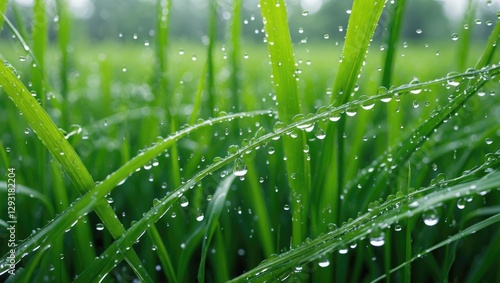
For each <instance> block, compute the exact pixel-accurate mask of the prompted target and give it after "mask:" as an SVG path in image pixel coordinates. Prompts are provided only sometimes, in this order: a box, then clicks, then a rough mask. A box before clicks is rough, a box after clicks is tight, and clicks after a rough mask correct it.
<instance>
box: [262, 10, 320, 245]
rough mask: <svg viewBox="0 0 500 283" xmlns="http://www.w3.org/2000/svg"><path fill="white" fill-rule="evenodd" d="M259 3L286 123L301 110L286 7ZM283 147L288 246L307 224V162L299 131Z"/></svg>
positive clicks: (303, 232)
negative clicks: (288, 199) (289, 207)
mask: <svg viewBox="0 0 500 283" xmlns="http://www.w3.org/2000/svg"><path fill="white" fill-rule="evenodd" d="M260 6H261V12H262V18H263V22H264V28H265V30H266V40H267V46H268V48H269V54H270V59H271V66H272V74H273V78H272V81H273V86H274V91H275V92H276V97H277V101H278V116H279V119H280V120H281V121H282V122H284V123H285V124H288V123H290V122H292V119H293V118H294V117H296V115H297V114H300V113H301V111H300V104H299V96H298V88H297V80H296V79H297V78H296V66H295V59H294V54H293V50H292V40H291V37H290V31H289V29H288V20H287V13H286V7H285V3H284V1H283V0H278V1H270V0H261V1H260ZM283 146H284V151H285V156H286V158H287V159H286V167H287V173H288V182H289V184H290V188H291V197H292V217H293V222H292V231H293V232H292V234H293V235H292V245H293V246H297V245H299V244H300V243H301V242H302V241H303V240H304V239H305V237H306V236H307V232H306V231H307V229H306V227H308V226H309V225H308V215H309V205H310V204H309V201H310V198H309V194H310V187H311V175H310V165H309V161H308V160H307V159H306V156H305V155H304V154H303V149H304V147H305V136H304V133H303V132H299V133H298V136H297V137H296V138H293V137H291V136H289V135H287V136H285V137H283Z"/></svg>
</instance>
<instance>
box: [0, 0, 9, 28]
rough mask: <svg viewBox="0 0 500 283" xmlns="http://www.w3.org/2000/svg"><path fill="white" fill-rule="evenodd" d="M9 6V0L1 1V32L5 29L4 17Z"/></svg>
mask: <svg viewBox="0 0 500 283" xmlns="http://www.w3.org/2000/svg"><path fill="white" fill-rule="evenodd" d="M8 6H9V1H7V0H2V1H0V16H1V17H0V32H1V31H2V29H3V19H4V17H5V12H6V11H7V7H8Z"/></svg>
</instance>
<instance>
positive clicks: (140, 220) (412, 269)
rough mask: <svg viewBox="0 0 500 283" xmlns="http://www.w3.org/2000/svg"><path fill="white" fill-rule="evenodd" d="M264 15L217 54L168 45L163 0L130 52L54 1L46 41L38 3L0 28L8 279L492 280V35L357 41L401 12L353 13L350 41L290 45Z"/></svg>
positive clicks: (237, 4) (235, 27) (282, 14)
mask: <svg viewBox="0 0 500 283" xmlns="http://www.w3.org/2000/svg"><path fill="white" fill-rule="evenodd" d="M277 2H278V4H280V5H276V3H275V1H272V3H271V2H268V1H264V0H262V1H260V5H261V11H262V15H263V17H264V18H265V19H266V20H265V21H264V27H265V29H266V30H267V31H268V33H267V37H266V40H265V41H264V42H262V43H256V42H255V41H254V40H249V39H246V38H242V36H241V18H240V17H239V16H241V4H242V2H241V1H238V0H236V1H233V2H231V3H232V5H233V8H234V10H233V13H234V14H233V15H234V16H233V17H232V19H233V22H229V26H230V27H231V28H230V29H228V31H227V32H228V35H227V38H229V40H227V41H224V42H222V41H217V42H212V43H211V44H210V43H209V44H201V43H193V42H185V41H180V40H177V39H176V38H169V30H168V23H169V22H168V17H161V15H163V14H165V13H164V11H165V9H168V5H170V4H171V2H170V1H158V6H157V11H156V13H157V16H158V18H157V22H158V25H157V28H156V36H154V37H151V36H145V35H140V36H139V38H138V39H137V40H130V39H128V40H125V39H123V38H122V37H119V36H118V35H117V36H116V38H114V39H110V40H108V41H106V42H92V41H86V40H85V39H81V38H76V39H75V37H74V36H73V38H72V37H70V32H69V31H68V30H67V29H66V28H64V27H65V24H68V25H69V23H70V21H71V20H72V19H71V16H70V14H69V13H68V11H67V10H66V8H65V2H64V1H57V3H58V6H57V7H58V10H57V11H58V15H59V21H58V25H59V26H58V27H59V28H58V29H56V31H57V37H56V38H57V40H53V41H50V42H48V43H47V41H46V40H45V38H47V37H48V33H47V32H48V28H47V26H46V25H44V24H43V23H44V22H45V21H46V19H44V12H43V11H44V9H45V6H44V5H45V3H44V1H35V6H34V8H33V11H34V15H37V16H38V17H34V20H33V22H25V23H24V22H21V23H19V22H18V23H16V24H15V25H14V24H13V25H12V26H11V27H9V26H8V23H7V22H4V23H3V29H4V30H5V29H9V30H10V31H9V33H16V32H17V33H18V34H17V35H16V36H15V37H8V38H7V37H4V38H2V41H1V42H0V57H2V59H3V60H4V62H5V63H4V64H3V65H2V66H0V86H1V87H0V137H1V138H0V176H1V177H0V195H1V196H2V198H1V199H2V202H1V204H0V213H1V214H0V226H1V227H0V255H1V256H2V258H1V260H0V274H1V276H0V278H1V279H2V280H10V282H32V281H47V282H52V281H56V282H68V281H77V282H94V281H105V282H122V281H123V282H128V281H133V280H139V281H144V282H193V281H196V280H198V281H200V282H225V281H232V282H248V281H252V282H273V281H277V280H279V281H286V282H333V281H335V282H372V281H387V282H388V281H396V282H411V281H414V282H428V281H441V282H443V281H446V282H447V281H459V282H462V281H464V282H490V281H496V280H497V278H500V273H499V270H498V269H497V268H496V267H497V260H496V259H497V258H498V255H499V254H500V240H499V239H500V237H499V235H500V226H499V225H498V222H499V221H500V206H499V205H498V204H499V203H500V195H499V193H500V192H499V189H500V172H499V163H500V148H499V146H498V145H499V144H500V103H499V96H500V95H498V93H499V91H500V88H499V84H498V82H499V80H498V78H499V77H498V73H499V72H500V66H499V65H497V64H498V59H499V56H498V55H497V54H495V49H496V41H497V40H498V37H499V34H500V24H498V23H494V24H491V26H489V28H490V31H491V35H490V37H489V39H484V41H474V42H472V41H471V42H467V40H468V38H467V36H466V35H465V34H460V37H459V39H458V40H454V39H452V38H454V37H453V36H451V35H445V36H443V38H444V39H443V40H442V41H439V42H426V41H414V42H405V41H404V40H401V39H398V38H397V36H392V37H388V39H387V40H388V41H385V42H384V41H381V40H373V41H372V40H371V38H372V35H373V33H374V29H375V25H376V23H377V22H378V19H379V17H380V13H382V10H383V9H386V10H387V9H390V10H391V9H397V5H404V3H405V1H399V2H397V3H398V4H387V7H384V5H383V3H382V2H380V3H379V2H378V1H371V0H356V1H354V4H353V8H352V13H351V15H350V22H349V26H348V28H347V31H346V38H345V40H344V39H343V40H341V41H339V42H336V41H337V39H335V38H333V37H332V38H328V39H326V38H325V40H324V41H322V42H315V43H301V42H293V43H292V41H291V40H290V37H289V36H288V24H287V21H286V19H287V18H286V9H285V5H284V3H283V1H282V0H280V1H277ZM2 3H3V2H2ZM165 5H166V6H165ZM478 5H481V4H478ZM4 6H5V7H6V6H7V3H5V5H4ZM4 6H2V5H0V8H2V11H5V9H6V8H5V7H4ZM211 13H212V16H211V18H210V20H209V23H208V25H209V26H210V27H211V28H210V29H209V35H208V36H209V37H210V36H211V34H212V35H213V33H211V32H214V31H213V29H215V25H213V23H214V21H216V18H215V16H216V13H215V12H214V11H212V12H211ZM167 14H168V13H167ZM391 15H393V17H394V19H393V20H394V21H393V22H391V21H389V23H388V26H387V31H386V32H387V33H389V34H392V35H396V34H397V33H398V31H399V29H398V25H397V17H404V14H401V13H392V14H391ZM312 16H313V15H311V17H312ZM308 17H309V16H308ZM238 23H239V24H238ZM28 26H33V27H34V28H32V29H27V28H26V27H28ZM351 26H352V27H356V28H351ZM24 30H30V33H29V34H25V33H24V32H23V31H24ZM125 36H127V35H125ZM141 36H142V37H141ZM144 38H147V40H144ZM23 42H24V43H25V45H26V47H28V48H25V47H23ZM467 43H470V44H467ZM389 46H394V47H396V48H395V49H392V47H389ZM460 50H462V51H460ZM366 51H368V52H367V55H366V57H365V53H366ZM461 52H462V53H461ZM463 52H465V53H467V54H468V56H467V59H463V58H464V56H463V54H464V53H463ZM391 54H392V55H391ZM391 60H393V61H392V63H391ZM391 73H392V74H391ZM4 196H5V197H4ZM16 221H17V222H16ZM12 227H15V229H13V228H12ZM14 274H15V275H14Z"/></svg>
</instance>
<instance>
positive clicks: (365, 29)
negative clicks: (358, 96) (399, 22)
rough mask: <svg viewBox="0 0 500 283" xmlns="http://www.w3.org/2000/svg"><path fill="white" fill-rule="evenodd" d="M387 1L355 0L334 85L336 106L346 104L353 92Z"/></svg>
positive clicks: (333, 99) (334, 102)
mask: <svg viewBox="0 0 500 283" xmlns="http://www.w3.org/2000/svg"><path fill="white" fill-rule="evenodd" d="M384 4H385V1H378V0H355V1H354V3H353V6H352V12H351V17H350V18H349V23H348V25H347V35H346V39H345V43H344V48H343V51H342V62H341V63H340V66H339V70H338V72H337V77H336V78H335V83H334V84H333V92H332V97H331V101H330V102H331V103H333V105H335V106H338V105H341V104H344V103H345V102H346V101H347V100H348V99H349V97H350V95H351V93H352V92H353V91H354V86H355V85H356V82H357V81H358V75H359V73H360V72H361V66H362V64H363V61H364V60H365V57H366V52H367V50H368V46H369V45H370V41H371V39H372V36H373V33H374V32H375V28H376V26H377V23H378V20H379V18H380V15H381V14H382V10H383V9H384Z"/></svg>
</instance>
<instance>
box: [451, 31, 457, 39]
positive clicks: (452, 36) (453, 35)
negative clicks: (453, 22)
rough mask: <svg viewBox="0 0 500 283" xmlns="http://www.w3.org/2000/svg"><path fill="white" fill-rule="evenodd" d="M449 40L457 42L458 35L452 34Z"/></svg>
mask: <svg viewBox="0 0 500 283" xmlns="http://www.w3.org/2000/svg"><path fill="white" fill-rule="evenodd" d="M451 40H453V41H457V40H458V34H457V33H453V34H452V35H451Z"/></svg>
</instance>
